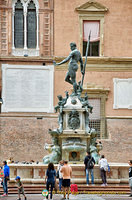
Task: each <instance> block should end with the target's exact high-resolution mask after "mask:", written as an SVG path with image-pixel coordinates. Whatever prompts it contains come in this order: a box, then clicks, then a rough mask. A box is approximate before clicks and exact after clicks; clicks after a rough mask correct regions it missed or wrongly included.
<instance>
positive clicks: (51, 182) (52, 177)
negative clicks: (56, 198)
mask: <svg viewBox="0 0 132 200" xmlns="http://www.w3.org/2000/svg"><path fill="white" fill-rule="evenodd" d="M46 180H47V181H46ZM55 181H56V171H55V169H54V165H53V163H49V164H48V169H47V171H46V177H45V182H46V189H47V190H48V191H49V187H50V191H51V193H50V199H52V191H53V188H54V187H55ZM46 198H47V199H48V195H47V197H46Z"/></svg>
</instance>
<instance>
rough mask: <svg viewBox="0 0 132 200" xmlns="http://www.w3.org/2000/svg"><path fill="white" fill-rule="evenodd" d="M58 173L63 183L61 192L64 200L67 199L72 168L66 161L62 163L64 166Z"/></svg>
mask: <svg viewBox="0 0 132 200" xmlns="http://www.w3.org/2000/svg"><path fill="white" fill-rule="evenodd" d="M60 172H61V173H62V177H63V181H62V186H63V191H64V199H66V194H67V199H69V193H70V179H71V176H72V168H71V167H70V166H69V165H68V161H64V166H62V168H61V170H60Z"/></svg>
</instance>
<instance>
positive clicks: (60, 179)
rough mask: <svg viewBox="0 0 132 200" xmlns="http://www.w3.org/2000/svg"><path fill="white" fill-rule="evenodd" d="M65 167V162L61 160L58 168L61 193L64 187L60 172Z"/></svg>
mask: <svg viewBox="0 0 132 200" xmlns="http://www.w3.org/2000/svg"><path fill="white" fill-rule="evenodd" d="M63 165H64V161H63V160H61V161H60V162H59V166H58V169H57V170H58V172H59V191H61V187H62V181H63V176H62V173H61V172H60V170H61V168H62V166H63Z"/></svg>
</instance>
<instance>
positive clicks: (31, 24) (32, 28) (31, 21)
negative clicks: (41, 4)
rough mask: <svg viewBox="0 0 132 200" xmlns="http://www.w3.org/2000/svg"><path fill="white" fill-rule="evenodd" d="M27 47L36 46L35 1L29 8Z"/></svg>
mask: <svg viewBox="0 0 132 200" xmlns="http://www.w3.org/2000/svg"><path fill="white" fill-rule="evenodd" d="M27 47H28V48H36V9H35V4H34V3H33V1H31V2H30V3H29V5H28V8H27Z"/></svg>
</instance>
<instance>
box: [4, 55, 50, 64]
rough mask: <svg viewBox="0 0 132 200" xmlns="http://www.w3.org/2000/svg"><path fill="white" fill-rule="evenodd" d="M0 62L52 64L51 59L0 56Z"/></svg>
mask: <svg viewBox="0 0 132 200" xmlns="http://www.w3.org/2000/svg"><path fill="white" fill-rule="evenodd" d="M0 62H48V63H53V57H17V56H11V57H9V56H8V57H4V56H0Z"/></svg>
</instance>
